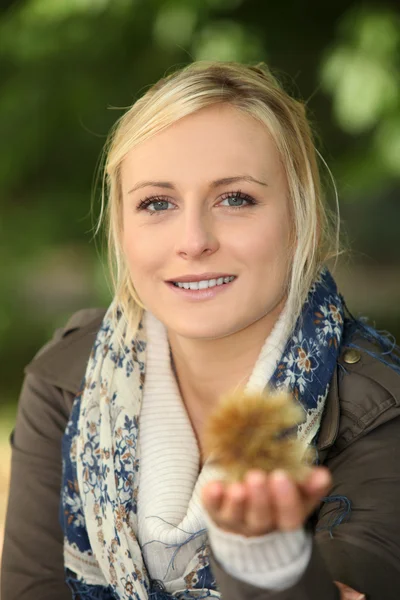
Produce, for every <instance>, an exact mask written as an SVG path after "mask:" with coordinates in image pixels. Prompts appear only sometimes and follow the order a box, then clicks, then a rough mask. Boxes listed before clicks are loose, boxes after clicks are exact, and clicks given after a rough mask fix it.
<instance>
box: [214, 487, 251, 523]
mask: <svg viewBox="0 0 400 600" xmlns="http://www.w3.org/2000/svg"><path fill="white" fill-rule="evenodd" d="M245 502H246V490H245V488H244V485H243V484H242V483H232V484H231V485H229V486H228V487H227V489H226V491H225V496H224V498H223V501H222V505H221V507H220V509H219V511H218V514H217V515H216V519H217V521H216V522H217V524H218V525H219V526H220V527H222V528H223V529H228V530H229V531H241V529H242V527H243V522H244V512H245Z"/></svg>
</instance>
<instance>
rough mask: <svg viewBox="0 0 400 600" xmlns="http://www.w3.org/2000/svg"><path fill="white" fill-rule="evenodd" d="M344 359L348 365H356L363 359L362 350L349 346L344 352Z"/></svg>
mask: <svg viewBox="0 0 400 600" xmlns="http://www.w3.org/2000/svg"><path fill="white" fill-rule="evenodd" d="M343 360H344V362H345V363H347V364H348V365H354V364H355V363H358V362H359V361H360V360H361V352H359V351H358V350H355V348H349V350H346V351H345V352H344V354H343Z"/></svg>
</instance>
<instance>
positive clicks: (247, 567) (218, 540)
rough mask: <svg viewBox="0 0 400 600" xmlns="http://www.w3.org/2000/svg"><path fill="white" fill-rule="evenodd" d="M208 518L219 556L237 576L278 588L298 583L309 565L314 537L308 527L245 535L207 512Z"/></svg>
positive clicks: (207, 522)
mask: <svg viewBox="0 0 400 600" xmlns="http://www.w3.org/2000/svg"><path fill="white" fill-rule="evenodd" d="M205 520H206V525H207V529H208V538H209V542H210V544H211V547H212V550H213V553H214V555H215V558H216V559H217V561H218V562H219V563H220V565H221V566H222V568H223V569H224V570H225V571H226V572H227V573H229V574H230V575H232V577H235V578H236V579H239V580H241V581H245V582H246V583H250V584H252V585H254V586H257V587H260V588H263V589H268V590H276V591H278V590H284V589H287V588H290V587H291V586H293V585H295V584H296V583H297V582H298V581H299V579H300V578H301V576H302V575H303V573H304V572H305V570H306V568H307V565H308V563H309V561H310V558H311V551H312V537H311V534H309V533H306V532H305V530H304V528H301V529H297V530H295V531H290V532H280V531H276V532H273V533H268V534H266V535H262V536H254V537H245V536H244V535H240V534H237V533H229V532H227V531H224V530H222V529H220V528H219V527H217V525H215V523H214V521H212V520H211V518H210V517H209V516H208V514H207V513H206V514H205Z"/></svg>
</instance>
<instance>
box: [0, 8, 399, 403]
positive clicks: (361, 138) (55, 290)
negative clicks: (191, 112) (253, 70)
mask: <svg viewBox="0 0 400 600" xmlns="http://www.w3.org/2000/svg"><path fill="white" fill-rule="evenodd" d="M0 10H1V9H0ZM399 20H400V16H399V12H398V10H397V9H396V7H395V4H393V5H391V4H390V3H381V4H379V5H371V6H368V5H366V4H365V3H358V2H355V3H351V2H348V1H344V0H337V2H335V3H320V2H318V1H317V0H312V1H311V2H309V3H307V5H305V4H304V3H303V2H299V1H294V0H285V2H283V3H266V2H263V1H262V0H258V1H256V0H247V1H246V0H20V1H19V2H14V4H11V6H10V7H9V8H8V9H7V10H3V11H2V12H0V73H1V93H0V132H1V135H0V253H1V254H0V256H1V261H0V277H1V290H2V294H1V295H0V365H1V373H2V389H1V391H0V401H2V402H5V401H6V400H10V399H13V400H14V399H15V398H16V396H17V391H18V388H19V387H20V384H21V378H22V370H23V366H24V365H25V364H26V363H27V362H28V361H29V360H30V359H31V358H32V356H33V355H34V353H35V352H36V351H37V349H38V348H39V347H40V345H41V344H42V343H43V342H44V341H45V340H46V339H47V338H48V337H49V336H50V335H51V334H52V331H53V329H54V328H55V327H56V326H61V325H62V324H63V323H64V322H65V320H66V319H67V318H68V316H69V315H70V314H71V313H72V312H73V311H74V310H77V309H79V308H81V307H85V306H93V305H104V306H105V305H107V303H108V302H109V299H110V292H109V289H108V286H107V283H106V278H105V272H104V268H103V261H102V259H101V258H100V257H99V254H98V252H96V247H95V244H94V242H93V235H92V232H93V224H92V220H91V217H90V214H89V213H90V199H91V194H92V191H93V182H94V179H93V176H94V173H95V169H96V165H97V164H98V160H99V157H100V154H101V150H102V146H103V144H104V142H105V139H106V135H107V133H108V131H109V129H110V127H111V126H112V124H113V123H114V122H115V120H116V119H117V118H118V117H119V116H120V115H121V114H122V112H123V110H124V107H127V106H129V105H130V104H131V103H132V102H133V101H134V100H135V99H136V98H138V96H139V95H140V94H141V93H142V92H143V91H144V90H146V89H147V87H148V86H149V85H151V84H152V83H154V82H155V81H156V80H157V79H158V78H159V77H161V76H162V75H164V74H165V73H167V72H169V71H170V70H171V69H172V68H175V67H177V66H182V65H184V64H186V63H188V62H190V61H192V60H198V59H218V60H238V61H242V62H247V61H249V62H258V61H265V62H267V64H269V65H270V66H271V68H272V70H273V71H274V72H275V73H276V74H277V75H278V76H279V77H280V78H281V80H282V81H283V83H284V85H285V87H286V88H287V89H288V91H290V92H291V93H293V94H295V95H296V96H302V97H303V98H305V99H306V101H307V106H308V110H309V114H310V118H311V119H312V121H313V122H314V123H315V125H316V129H317V130H318V131H319V134H320V135H319V140H323V142H321V141H319V142H318V147H319V150H320V152H321V153H322V155H323V156H324V158H325V160H326V161H327V163H328V164H329V166H330V168H331V170H332V172H333V174H334V177H335V179H336V182H337V185H338V189H339V196H340V202H341V207H342V215H343V219H344V221H345V222H346V223H347V224H348V226H347V231H348V237H349V240H350V242H351V244H352V245H353V246H354V247H355V255H354V256H355V260H354V263H355V264H357V265H358V264H359V263H360V264H362V263H364V264H367V266H368V265H372V266H373V267H374V268H375V270H376V265H377V264H380V265H383V267H384V268H386V269H387V277H386V279H385V278H383V279H382V282H383V283H380V284H379V285H383V286H385V285H386V283H385V281H388V282H390V286H391V287H390V286H389V287H388V288H387V289H388V290H389V291H388V294H390V297H388V298H387V299H386V300H387V304H386V300H385V299H383V300H382V298H380V299H379V302H378V304H374V302H372V301H371V310H372V312H373V315H372V316H374V317H375V318H376V319H377V320H378V322H379V323H378V324H379V325H380V326H382V327H388V328H391V329H392V330H397V333H398V334H400V325H399V321H400V309H399V308H398V300H399V298H400V291H399V290H398V288H397V287H396V286H395V282H394V281H393V278H394V277H396V273H397V274H398V273H399V264H400V251H399V244H398V242H397V240H398V227H399V212H400V211H399V194H398V192H399V178H400V85H399V82H400V60H399V47H400V26H399V25H400V23H399ZM327 179H328V178H327ZM96 191H97V192H98V190H96V189H94V192H95V198H96V197H97V196H96ZM331 193H332V189H331V191H330V194H331ZM95 206H97V204H96V203H95ZM368 257H369V258H368ZM397 276H398V275H397ZM370 290H371V295H372V296H373V293H372V292H373V283H372V285H371V288H370ZM396 294H398V295H397V296H396ZM367 295H368V293H367ZM372 296H371V297H372ZM396 298H397V300H396ZM363 300H365V298H361V299H360V303H359V304H358V303H357V298H356V299H355V306H353V308H354V309H355V312H357V310H358V308H363V307H364V306H366V305H365V304H363V303H362V301H363ZM389 305H390V308H389Z"/></svg>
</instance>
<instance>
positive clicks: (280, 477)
mask: <svg viewBox="0 0 400 600" xmlns="http://www.w3.org/2000/svg"><path fill="white" fill-rule="evenodd" d="M272 477H273V479H274V480H275V482H276V483H277V485H278V486H279V488H280V489H281V490H282V491H285V490H287V489H288V488H289V486H290V481H289V479H288V476H287V474H286V472H285V471H281V470H280V469H277V470H276V471H274V472H273V473H272Z"/></svg>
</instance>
